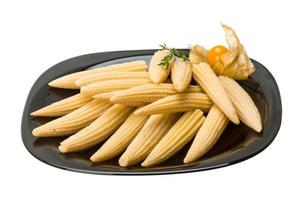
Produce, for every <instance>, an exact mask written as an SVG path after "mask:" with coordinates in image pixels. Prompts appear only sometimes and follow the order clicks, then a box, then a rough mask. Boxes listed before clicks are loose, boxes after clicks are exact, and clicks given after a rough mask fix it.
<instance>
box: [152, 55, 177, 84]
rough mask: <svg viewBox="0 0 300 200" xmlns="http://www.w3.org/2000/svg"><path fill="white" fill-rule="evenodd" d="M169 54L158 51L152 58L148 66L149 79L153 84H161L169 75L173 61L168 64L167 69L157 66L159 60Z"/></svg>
mask: <svg viewBox="0 0 300 200" xmlns="http://www.w3.org/2000/svg"><path fill="white" fill-rule="evenodd" d="M169 53H170V51H169V50H159V51H157V52H155V53H154V55H153V56H152V58H151V61H150V65H149V77H150V79H151V80H152V82H153V83H162V82H164V81H165V80H166V79H167V78H168V76H169V74H170V68H171V66H172V64H173V62H174V59H173V60H171V61H170V62H169V63H170V66H169V67H166V66H162V65H159V64H160V63H161V60H162V59H163V58H164V57H165V56H167V55H168V54H169Z"/></svg>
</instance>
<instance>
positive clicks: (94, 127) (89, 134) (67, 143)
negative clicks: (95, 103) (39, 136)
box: [59, 105, 134, 153]
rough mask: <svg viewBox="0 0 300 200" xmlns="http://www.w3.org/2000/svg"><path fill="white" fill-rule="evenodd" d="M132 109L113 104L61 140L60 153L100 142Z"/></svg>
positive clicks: (110, 133) (83, 148)
mask: <svg viewBox="0 0 300 200" xmlns="http://www.w3.org/2000/svg"><path fill="white" fill-rule="evenodd" d="M133 110H134V107H128V106H124V105H113V106H112V107H110V108H109V109H107V110H106V111H105V112H104V113H103V114H102V115H101V116H100V117H99V118H98V119H96V120H95V121H94V122H93V123H91V124H90V125H89V126H87V127H85V128H84V129H82V130H81V131H79V132H78V133H76V134H74V135H72V136H70V137H69V138H67V139H65V140H64V141H62V142H61V143H60V148H59V150H61V152H62V153H66V152H74V151H81V150H85V149H87V148H89V147H91V146H94V145H96V144H98V143H100V142H102V141H103V140H105V139H106V138H108V137H109V136H110V135H112V134H113V132H114V131H115V130H116V129H117V128H118V127H119V126H120V125H121V124H122V123H123V122H124V121H125V120H126V119H127V117H128V116H129V115H130V114H131V113H132V112H133Z"/></svg>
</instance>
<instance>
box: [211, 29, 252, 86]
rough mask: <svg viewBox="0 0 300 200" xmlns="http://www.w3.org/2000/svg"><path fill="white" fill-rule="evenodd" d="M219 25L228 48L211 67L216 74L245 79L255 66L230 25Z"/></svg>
mask: <svg viewBox="0 0 300 200" xmlns="http://www.w3.org/2000/svg"><path fill="white" fill-rule="evenodd" d="M221 25H222V27H223V29H224V31H225V39H226V42H227V44H228V48H229V50H228V52H227V53H225V54H223V55H222V56H221V58H220V60H219V61H218V62H217V63H216V64H215V65H214V66H212V68H213V70H214V71H215V72H216V73H217V74H218V75H225V76H228V77H231V78H233V79H236V80H244V79H247V78H248V76H249V75H250V74H252V73H253V72H254V71H255V67H254V65H253V63H252V62H251V60H250V58H249V57H248V55H247V53H246V51H245V49H244V47H243V45H242V44H241V43H240V40H239V38H238V36H237V35H236V33H235V31H234V30H233V29H232V28H231V27H230V26H227V25H225V24H221Z"/></svg>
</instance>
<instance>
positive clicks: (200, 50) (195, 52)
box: [189, 44, 208, 64]
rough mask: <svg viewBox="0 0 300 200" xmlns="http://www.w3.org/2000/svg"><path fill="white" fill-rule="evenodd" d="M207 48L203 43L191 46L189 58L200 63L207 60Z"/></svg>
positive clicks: (194, 62) (193, 62)
mask: <svg viewBox="0 0 300 200" xmlns="http://www.w3.org/2000/svg"><path fill="white" fill-rule="evenodd" d="M207 52H208V51H207V49H205V48H204V47H203V46H201V45H198V44H196V45H193V46H190V54H189V60H190V62H191V63H192V64H199V63H200V62H207V59H206V57H207Z"/></svg>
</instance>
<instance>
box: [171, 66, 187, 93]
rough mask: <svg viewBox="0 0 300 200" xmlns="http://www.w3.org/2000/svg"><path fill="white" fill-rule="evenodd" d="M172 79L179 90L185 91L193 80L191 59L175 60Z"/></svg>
mask: <svg viewBox="0 0 300 200" xmlns="http://www.w3.org/2000/svg"><path fill="white" fill-rule="evenodd" d="M171 79H172V82H173V85H174V88H175V90H176V91H177V92H183V91H184V90H185V89H186V88H187V87H188V86H189V84H190V82H191V80H192V66H191V63H190V62H189V61H182V60H179V61H175V63H174V65H172V67H171Z"/></svg>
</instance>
